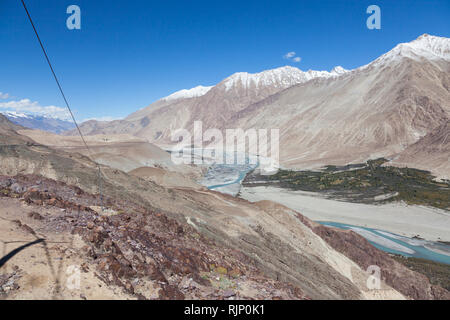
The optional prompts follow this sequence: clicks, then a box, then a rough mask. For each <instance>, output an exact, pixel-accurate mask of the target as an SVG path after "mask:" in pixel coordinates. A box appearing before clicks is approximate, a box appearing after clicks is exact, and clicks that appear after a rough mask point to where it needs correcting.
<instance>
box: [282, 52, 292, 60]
mask: <svg viewBox="0 0 450 320" xmlns="http://www.w3.org/2000/svg"><path fill="white" fill-rule="evenodd" d="M293 56H295V52H294V51H291V52H288V53H286V54H285V55H284V56H283V57H284V58H285V59H290V58H292V57H293Z"/></svg>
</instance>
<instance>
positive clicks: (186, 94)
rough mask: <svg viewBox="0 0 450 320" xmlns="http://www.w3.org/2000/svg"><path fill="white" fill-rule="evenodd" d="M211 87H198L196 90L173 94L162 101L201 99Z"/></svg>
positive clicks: (185, 90)
mask: <svg viewBox="0 0 450 320" xmlns="http://www.w3.org/2000/svg"><path fill="white" fill-rule="evenodd" d="M211 88H212V86H211V87H204V86H196V87H195V88H191V89H183V90H180V91H177V92H175V93H172V94H171V95H169V96H167V97H164V98H162V99H161V100H166V101H170V100H177V99H187V98H194V97H200V96H203V95H205V94H206V93H207V92H208V91H209V90H210V89H211Z"/></svg>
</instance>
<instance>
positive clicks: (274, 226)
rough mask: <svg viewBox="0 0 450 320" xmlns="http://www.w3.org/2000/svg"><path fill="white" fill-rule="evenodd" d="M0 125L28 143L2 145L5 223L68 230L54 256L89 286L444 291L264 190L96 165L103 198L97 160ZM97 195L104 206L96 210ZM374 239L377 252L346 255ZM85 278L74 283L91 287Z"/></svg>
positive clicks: (314, 294) (444, 295)
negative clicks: (376, 280) (245, 195)
mask: <svg viewBox="0 0 450 320" xmlns="http://www.w3.org/2000/svg"><path fill="white" fill-rule="evenodd" d="M0 127H1V128H2V130H3V131H2V132H11V133H10V134H11V135H17V139H22V140H23V142H24V143H22V144H18V143H17V144H13V145H7V146H5V145H2V146H0V161H1V166H0V175H3V177H1V178H0V185H1V190H2V192H1V193H0V194H1V195H2V196H3V197H4V199H2V206H1V207H2V208H4V209H2V210H1V215H2V219H0V224H1V226H2V228H5V230H10V231H9V232H13V233H12V235H11V237H18V238H20V239H19V240H23V239H24V238H22V237H24V236H25V234H26V233H28V234H29V235H31V236H28V238H26V239H30V240H32V239H33V238H34V239H36V238H48V239H49V240H50V239H51V241H53V242H61V241H57V239H59V240H61V238H58V237H63V238H64V242H63V243H61V244H58V245H56V244H55V245H51V250H53V253H52V252H50V253H49V255H50V257H53V260H54V258H56V257H59V258H60V259H61V258H62V259H63V260H64V261H65V259H66V258H67V259H69V260H68V262H70V263H72V261H75V262H76V261H78V262H80V263H81V266H82V268H83V270H87V274H86V277H91V278H92V277H94V278H96V279H100V282H98V281H97V280H95V281H97V282H95V281H93V282H92V285H88V287H92V286H94V285H95V286H98V285H99V284H100V285H102V286H104V285H106V286H107V290H105V296H110V294H112V292H120V294H121V295H120V296H119V297H132V298H171V299H175V298H199V297H204V298H230V297H235V296H236V297H243V298H247V297H248V298H312V299H374V298H375V299H386V298H388V299H401V298H404V297H407V298H423V299H448V298H449V297H448V292H447V291H445V290H444V289H442V288H440V287H437V286H432V285H430V283H429V282H428V281H427V279H426V278H424V276H423V275H421V274H418V273H415V272H412V271H409V270H408V269H407V268H406V267H404V266H402V265H400V264H398V263H397V264H393V262H392V261H391V258H390V257H389V256H388V255H387V254H385V253H383V252H381V251H379V250H377V249H375V248H373V247H372V246H371V245H370V244H368V242H367V241H365V240H363V239H362V238H361V237H360V236H358V235H356V234H354V233H351V237H349V240H348V241H346V242H344V243H342V242H339V236H338V235H336V232H337V231H329V232H328V233H327V236H326V237H325V236H323V235H322V236H321V235H320V233H318V232H317V230H315V229H314V228H313V227H311V224H310V222H309V221H308V220H307V219H306V218H303V217H302V216H301V215H299V214H298V213H297V212H295V211H292V210H290V209H288V208H286V207H283V206H281V205H278V204H275V203H272V202H269V201H263V202H259V203H256V204H254V203H250V202H248V201H245V200H242V199H238V198H233V197H231V196H226V195H222V194H219V193H216V192H212V191H208V190H197V189H194V188H185V187H183V188H182V187H172V188H168V187H163V186H160V185H158V184H156V183H154V182H153V181H146V180H144V179H140V178H138V177H135V176H132V175H129V174H126V173H125V172H123V171H120V170H117V169H112V168H110V167H107V166H101V171H102V177H103V179H102V194H103V198H102V199H100V198H99V194H98V193H99V189H98V186H99V183H98V182H99V181H98V175H97V170H96V167H97V165H96V164H95V163H94V162H93V161H92V160H90V159H89V158H87V157H85V156H83V155H80V154H78V153H67V152H65V151H63V150H55V149H52V148H49V147H47V146H43V145H38V144H37V143H30V138H28V137H23V136H21V135H19V134H17V133H14V132H13V129H11V128H10V124H9V123H8V122H5V123H4V125H0ZM5 140H6V139H5ZM100 203H103V204H104V206H105V208H106V210H101V209H99V207H98V206H99V205H100ZM55 208H60V209H63V211H61V210H60V211H59V212H58V210H55ZM32 212H36V213H37V214H35V213H32ZM33 219H34V220H33ZM16 220H18V222H17V221H16ZM35 220H36V221H35ZM5 224H6V225H5ZM24 225H27V227H25V226H24ZM324 230H325V231H326V230H328V228H325V229H324ZM23 232H25V233H23ZM2 234H3V233H2ZM57 235H59V236H58V237H57ZM74 235H76V237H74ZM11 237H8V239H3V238H2V239H1V240H2V241H3V242H7V241H10V240H9V239H11ZM8 248H10V249H12V247H10V246H8ZM35 248H37V247H35ZM83 248H84V249H83ZM357 248H359V249H357ZM47 249H49V248H48V247H47ZM44 250H45V248H44ZM369 250H371V251H374V252H375V253H376V254H371V255H370V256H364V255H359V256H352V252H359V251H362V252H365V251H367V252H369ZM23 252H27V251H25V250H24V251H23ZM36 254H37V252H36V253H35V254H33V255H36ZM58 255H59V256H58ZM41 256H42V255H41ZM20 257H22V259H21V258H20ZM25 257H26V256H25ZM42 257H43V256H42ZM23 258H24V256H22V255H21V254H19V255H17V258H13V259H11V260H10V262H8V265H10V266H11V269H9V268H8V269H7V276H6V278H7V280H6V282H7V285H6V287H8V288H9V289H8V296H7V297H11V298H14V297H21V296H22V297H23V296H26V295H27V293H28V294H29V290H28V291H25V290H23V291H21V290H20V288H17V286H14V283H15V282H16V281H19V284H18V286H20V287H21V286H22V285H24V283H21V282H20V281H21V279H22V278H21V277H22V275H23V276H25V277H26V279H30V278H33V276H36V275H33V273H34V272H35V270H40V269H39V268H37V267H36V265H41V263H40V262H39V261H40V260H39V261H38V260H36V263H34V264H33V260H32V259H33V258H32V257H31V256H30V257H29V258H30V259H26V260H25V261H24V260H23ZM70 259H73V260H70ZM51 260H52V259H51ZM366 264H376V265H379V266H380V267H381V272H382V277H383V279H385V281H384V280H383V281H382V283H381V288H380V289H379V290H371V289H369V288H368V287H367V284H366V282H367V278H368V276H369V274H368V273H366V272H365V268H366ZM44 265H45V262H44ZM61 265H62V266H64V264H63V263H61ZM384 266H389V267H384ZM48 267H51V265H50V264H49V265H48ZM34 268H37V269H34ZM60 268H62V267H60ZM233 270H234V271H233ZM36 272H38V271H36ZM41 272H42V271H41ZM56 274H58V273H56ZM59 274H60V273H59ZM37 276H39V274H38V275H37ZM11 279H12V280H11ZM40 279H41V282H39V284H35V285H34V288H36V289H35V290H37V291H35V292H36V293H37V294H39V292H47V293H45V294H47V296H48V295H51V294H54V293H55V292H56V293H55V294H58V293H62V294H63V295H62V297H68V296H69V295H70V294H72V293H69V292H67V291H64V290H65V289H61V286H60V281H61V279H60V278H58V277H57V276H55V278H51V277H50V278H40ZM269 279H271V280H269ZM398 279H400V280H398ZM23 281H25V280H23ZM90 283H91V282H90ZM1 285H2V290H3V291H5V290H4V289H5V286H4V284H3V283H1ZM24 288H27V286H26V285H24ZM49 288H50V289H52V290H50V291H49V290H48V289H49ZM58 288H59V289H58ZM84 289H85V291H84V292H76V294H83V295H84V296H85V297H93V296H94V295H91V293H89V289H87V288H84ZM263 289H264V290H265V291H264V290H263ZM46 290H47V291H46ZM259 292H265V293H262V294H261V293H259ZM42 294H43V295H45V294H44V293H42ZM65 294H66V295H65ZM98 294H100V293H98ZM28 297H30V295H28ZM31 297H33V295H31Z"/></svg>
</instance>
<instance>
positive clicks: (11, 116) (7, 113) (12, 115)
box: [1, 111, 31, 119]
mask: <svg viewBox="0 0 450 320" xmlns="http://www.w3.org/2000/svg"><path fill="white" fill-rule="evenodd" d="M1 113H2V114H3V115H5V116H6V117H7V118H9V119H17V118H26V119H31V116H29V115H26V114H25V113H21V112H16V111H2V112H1Z"/></svg>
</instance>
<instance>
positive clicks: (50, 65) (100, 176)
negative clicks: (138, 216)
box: [21, 0, 103, 210]
mask: <svg viewBox="0 0 450 320" xmlns="http://www.w3.org/2000/svg"><path fill="white" fill-rule="evenodd" d="M21 2H22V5H23V8H24V9H25V12H26V13H27V16H28V20H29V21H30V23H31V26H32V27H33V30H34V34H35V35H36V38H37V40H38V42H39V45H40V46H41V49H42V52H43V53H44V56H45V59H46V60H47V64H48V66H49V67H50V70H51V72H52V74H53V78H54V79H55V81H56V84H57V85H58V88H59V92H61V95H62V97H63V99H64V102H65V104H66V107H67V109H68V110H69V113H70V116H71V117H72V120H73V122H74V123H75V126H76V128H77V130H78V133H79V134H80V137H81V140H82V141H83V144H84V145H85V147H86V149H87V150H88V152H89V154H90V155H91V159H93V158H92V152H91V149H89V146H88V144H87V143H86V140H85V138H84V136H83V134H82V133H81V130H80V127H79V126H78V123H77V121H76V120H75V116H74V115H73V112H72V109H71V108H70V105H69V102H68V101H67V98H66V95H65V94H64V91H63V89H62V87H61V84H60V83H59V80H58V77H57V76H56V73H55V70H54V69H53V66H52V63H51V62H50V59H49V57H48V55H47V51H46V50H45V48H44V45H43V44H42V41H41V38H40V37H39V34H38V32H37V29H36V27H35V26H34V23H33V19H31V15H30V12H29V11H28V9H27V6H26V5H25V1H24V0H21ZM97 168H98V179H99V183H98V188H99V193H100V201H101V207H102V210H103V195H102V188H101V186H102V184H101V179H102V174H101V169H100V165H99V164H98V163H97Z"/></svg>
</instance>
